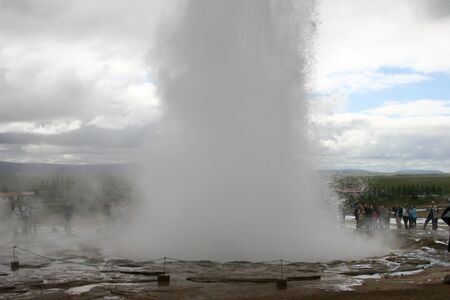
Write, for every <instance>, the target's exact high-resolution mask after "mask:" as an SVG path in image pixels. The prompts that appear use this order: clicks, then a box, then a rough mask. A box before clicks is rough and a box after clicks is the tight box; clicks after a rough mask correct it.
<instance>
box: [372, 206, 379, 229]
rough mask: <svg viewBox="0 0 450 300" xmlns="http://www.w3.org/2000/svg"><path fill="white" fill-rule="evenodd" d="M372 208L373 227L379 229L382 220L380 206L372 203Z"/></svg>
mask: <svg viewBox="0 0 450 300" xmlns="http://www.w3.org/2000/svg"><path fill="white" fill-rule="evenodd" d="M370 207H371V208H372V229H378V228H379V227H378V225H379V221H380V213H379V211H378V206H374V205H371V206H370Z"/></svg>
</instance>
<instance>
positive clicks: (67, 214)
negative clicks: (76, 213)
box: [64, 204, 73, 232]
mask: <svg viewBox="0 0 450 300" xmlns="http://www.w3.org/2000/svg"><path fill="white" fill-rule="evenodd" d="M72 216H73V208H72V205H71V204H65V205H64V220H65V223H66V224H65V225H66V226H65V229H66V232H71V231H72V227H71V223H72Z"/></svg>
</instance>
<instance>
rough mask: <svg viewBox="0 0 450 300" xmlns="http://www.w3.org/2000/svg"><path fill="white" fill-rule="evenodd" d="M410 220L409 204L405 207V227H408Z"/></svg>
mask: <svg viewBox="0 0 450 300" xmlns="http://www.w3.org/2000/svg"><path fill="white" fill-rule="evenodd" d="M408 222H409V205H405V207H403V223H405V229H408V228H409V227H408Z"/></svg>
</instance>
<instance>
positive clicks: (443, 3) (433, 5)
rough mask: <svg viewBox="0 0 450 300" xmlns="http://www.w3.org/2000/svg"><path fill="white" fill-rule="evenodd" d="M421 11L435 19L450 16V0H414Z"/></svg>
mask: <svg viewBox="0 0 450 300" xmlns="http://www.w3.org/2000/svg"><path fill="white" fill-rule="evenodd" d="M413 1H414V2H415V4H416V5H417V7H418V8H417V9H418V10H419V12H420V13H421V14H422V15H424V16H426V17H428V18H430V19H434V20H440V19H444V18H449V17H450V1H448V0H413Z"/></svg>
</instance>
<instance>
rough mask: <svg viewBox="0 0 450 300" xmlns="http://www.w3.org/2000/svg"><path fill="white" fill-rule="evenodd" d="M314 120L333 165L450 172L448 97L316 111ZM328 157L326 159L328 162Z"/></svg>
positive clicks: (325, 152)
mask: <svg viewBox="0 0 450 300" xmlns="http://www.w3.org/2000/svg"><path fill="white" fill-rule="evenodd" d="M314 122H315V123H316V126H317V127H319V128H320V129H321V130H320V131H319V138H320V143H321V145H322V147H323V150H324V152H323V154H324V155H325V156H326V157H328V158H330V157H331V158H334V163H333V166H334V167H354V168H372V169H378V170H396V169H401V168H411V167H413V168H420V167H425V168H433V167H435V168H437V169H444V170H446V171H450V162H449V161H448V157H450V140H449V139H447V138H446V136H447V135H448V132H449V131H450V100H418V101H410V102H405V103H400V102H389V103H385V104H384V105H382V106H381V107H379V108H375V109H370V110H366V111H364V112H359V113H345V112H342V113H325V114H324V113H320V112H318V113H317V114H316V117H315V120H314ZM328 162H329V161H328Z"/></svg>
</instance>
